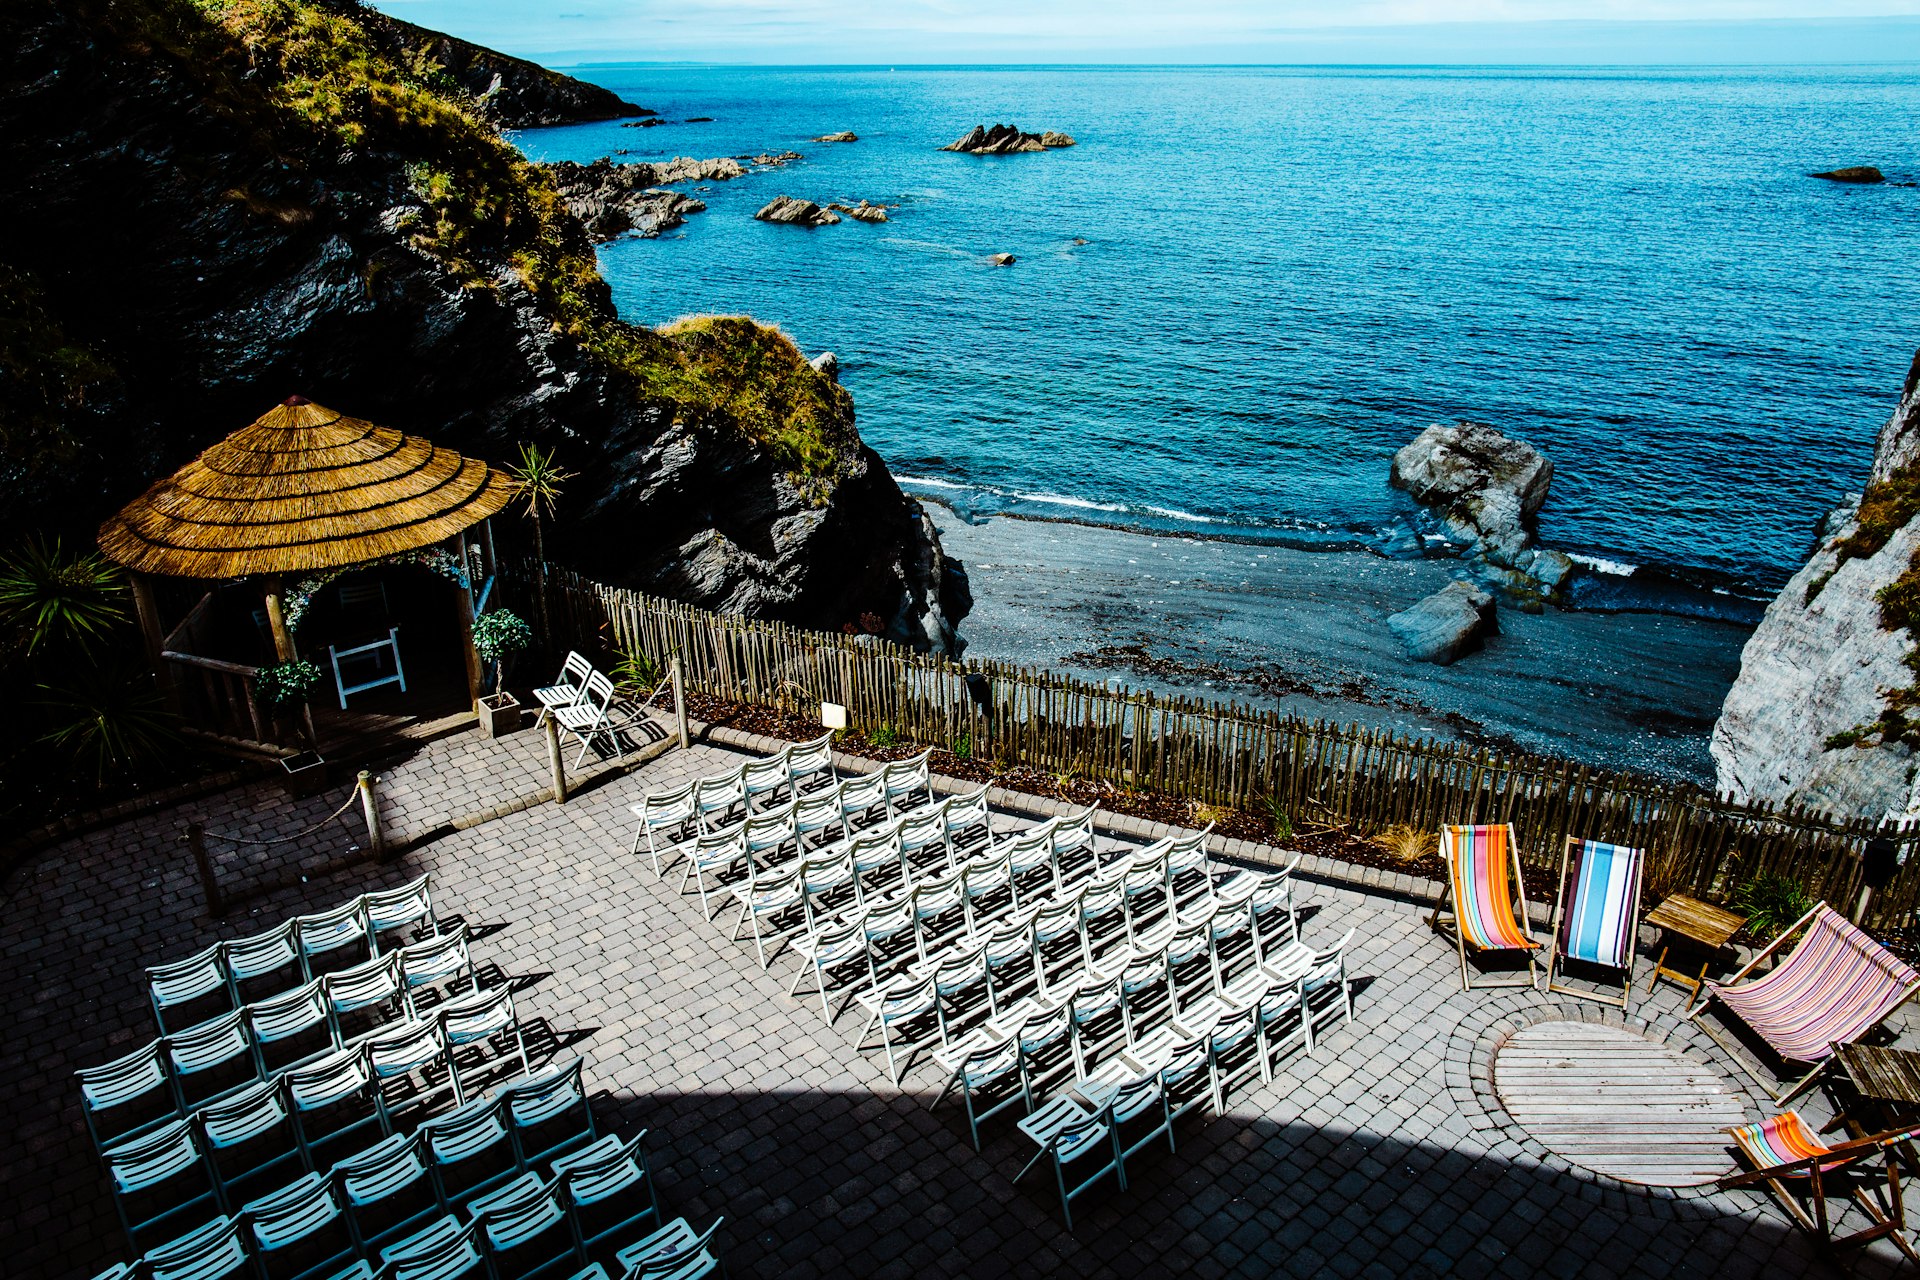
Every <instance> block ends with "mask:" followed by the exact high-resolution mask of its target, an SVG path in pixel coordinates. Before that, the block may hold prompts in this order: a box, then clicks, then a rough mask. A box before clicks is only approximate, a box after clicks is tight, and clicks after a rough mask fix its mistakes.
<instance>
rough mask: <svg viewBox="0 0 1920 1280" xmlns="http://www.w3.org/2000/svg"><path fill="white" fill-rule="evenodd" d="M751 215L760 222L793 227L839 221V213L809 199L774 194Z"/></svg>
mask: <svg viewBox="0 0 1920 1280" xmlns="http://www.w3.org/2000/svg"><path fill="white" fill-rule="evenodd" d="M753 216H754V217H756V218H758V219H760V221H762V222H777V223H780V224H782V225H785V226H793V227H830V226H832V225H833V224H834V223H836V222H838V221H840V215H839V214H837V213H833V212H831V211H829V210H826V209H822V208H821V207H820V206H819V205H817V204H815V203H814V202H813V201H811V200H796V199H794V198H793V197H792V196H775V197H774V198H773V199H772V200H769V201H768V202H767V204H766V206H765V207H764V208H762V209H761V210H760V212H758V213H756V214H754V215H753Z"/></svg>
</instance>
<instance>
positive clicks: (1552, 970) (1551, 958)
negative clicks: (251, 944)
mask: <svg viewBox="0 0 1920 1280" xmlns="http://www.w3.org/2000/svg"><path fill="white" fill-rule="evenodd" d="M1582 843H1583V842H1582V840H1581V838H1580V837H1579V836H1568V837H1567V840H1566V843H1565V844H1563V845H1562V846H1561V847H1560V874H1559V878H1558V879H1557V880H1556V881H1555V883H1556V885H1557V886H1558V887H1557V888H1556V890H1555V892H1554V895H1553V920H1552V923H1551V924H1549V925H1548V927H1547V990H1548V991H1551V992H1554V993H1556V994H1558V995H1563V996H1572V997H1574V998H1575V999H1577V1000H1591V1001H1593V1002H1594V1003H1595V1004H1605V1005H1612V1006H1613V1007H1614V1008H1616V1009H1625V1008H1626V1007H1627V1002H1628V1000H1630V999H1631V998H1632V996H1633V959H1634V956H1633V947H1632V945H1631V944H1629V946H1628V949H1627V967H1626V968H1625V969H1622V970H1620V998H1619V999H1617V1000H1616V999H1614V997H1613V996H1612V995H1611V994H1609V993H1607V992H1604V991H1587V990H1584V989H1582V988H1580V987H1570V986H1567V985H1566V984H1565V983H1563V982H1561V981H1560V980H1559V979H1558V978H1556V977H1555V974H1556V973H1557V972H1558V971H1559V970H1560V967H1561V966H1562V965H1563V964H1564V963H1565V961H1566V959H1567V956H1566V954H1565V953H1564V952H1562V951H1561V950H1560V923H1561V920H1562V919H1563V918H1564V916H1565V914H1566V909H1567V869H1568V867H1570V866H1571V865H1572V863H1573V853H1574V850H1575V849H1577V848H1579V847H1580V845H1581V844H1582ZM1637 852H1638V853H1639V855H1640V870H1639V871H1638V873H1636V874H1635V876H1634V877H1633V901H1632V902H1630V903H1628V904H1627V919H1628V920H1629V921H1631V922H1632V923H1630V924H1629V925H1628V926H1627V927H1628V928H1629V929H1630V930H1633V931H1635V932H1637V931H1638V930H1639V928H1640V894H1641V892H1642V890H1643V889H1644V888H1645V887H1646V882H1647V876H1646V857H1647V851H1646V850H1645V849H1640V850H1637ZM1577 963H1581V964H1585V963H1587V962H1586V961H1578V962H1577ZM1598 967H1601V968H1612V966H1611V965H1604V966H1598Z"/></svg>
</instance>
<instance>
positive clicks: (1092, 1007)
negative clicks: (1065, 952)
mask: <svg viewBox="0 0 1920 1280" xmlns="http://www.w3.org/2000/svg"><path fill="white" fill-rule="evenodd" d="M1353 932H1354V931H1353V930H1352V929H1349V930H1347V932H1346V934H1345V935H1344V936H1343V937H1341V938H1340V940H1339V941H1338V942H1336V943H1334V944H1333V945H1332V946H1331V947H1326V948H1321V949H1315V948H1312V947H1309V946H1308V945H1306V944H1305V943H1304V942H1302V941H1300V940H1298V939H1294V940H1292V941H1290V942H1288V943H1286V944H1285V945H1284V946H1282V947H1281V948H1280V949H1279V951H1277V952H1276V953H1274V954H1273V955H1271V956H1258V955H1256V957H1255V963H1254V964H1253V965H1252V966H1251V967H1250V968H1249V969H1248V970H1247V972H1246V973H1244V974H1242V975H1240V976H1238V977H1235V978H1233V979H1231V980H1225V981H1223V980H1221V979H1220V977H1219V970H1218V969H1217V968H1216V969H1214V971H1213V973H1214V981H1213V982H1211V983H1209V984H1208V985H1207V988H1206V993H1205V994H1204V995H1203V996H1202V998H1201V999H1199V1000H1198V1001H1196V1002H1195V1003H1193V1004H1191V1005H1188V1006H1185V1007H1183V1006H1182V1005H1181V1003H1180V998H1181V997H1180V992H1179V990H1178V988H1177V987H1176V986H1175V985H1174V981H1173V977H1172V972H1173V970H1174V969H1175V968H1176V967H1177V964H1178V955H1177V952H1175V951H1173V950H1169V951H1168V952H1167V953H1164V955H1163V956H1162V957H1161V958H1160V959H1159V960H1156V959H1155V958H1154V957H1151V956H1142V955H1140V954H1138V953H1136V954H1135V955H1134V956H1132V957H1130V958H1129V960H1130V963H1129V964H1128V966H1127V967H1126V968H1125V969H1124V970H1122V971H1120V972H1116V973H1112V974H1102V973H1094V972H1090V973H1088V974H1086V975H1084V976H1083V977H1082V978H1081V979H1080V981H1079V982H1078V983H1077V984H1075V986H1074V987H1073V988H1072V989H1071V990H1070V991H1068V992H1066V993H1065V994H1064V999H1063V998H1062V997H1061V995H1060V994H1059V993H1056V994H1055V995H1053V996H1052V997H1051V998H1045V997H1043V998H1039V999H1035V1000H1032V1001H1030V1002H1029V1003H1028V1005H1027V1007H1026V1008H1025V1009H1024V1010H1015V1011H1013V1012H1012V1013H1011V1014H1010V1015H1009V1016H1007V1017H1003V1018H1000V1019H997V1020H995V1021H992V1022H989V1023H987V1024H985V1025H983V1026H981V1027H980V1028H979V1029H977V1030H976V1031H974V1032H973V1033H972V1034H971V1035H969V1036H967V1037H966V1038H964V1039H962V1040H959V1041H956V1042H955V1043H953V1044H951V1045H949V1046H947V1047H946V1048H945V1049H943V1050H942V1051H940V1052H939V1053H937V1054H936V1055H935V1058H936V1061H937V1062H938V1063H939V1065H940V1066H941V1068H942V1069H943V1071H944V1072H945V1073H946V1077H947V1078H946V1082H945V1084H944V1085H943V1087H942V1089H941V1092H940V1094H939V1096H938V1097H936V1098H935V1100H934V1105H936V1106H937V1105H938V1104H939V1102H940V1100H941V1099H943V1098H944V1097H945V1096H946V1095H947V1094H948V1093H949V1092H953V1091H956V1090H957V1091H958V1092H959V1093H960V1095H961V1098H962V1100H963V1102H964V1104H965V1108H966V1114H967V1125H968V1130H969V1133H970V1134H971V1136H972V1138H973V1142H974V1145H975V1147H976V1148H977V1147H978V1146H979V1145H980V1129H979V1126H980V1124H981V1123H982V1122H983V1121H985V1120H987V1119H989V1118H991V1117H992V1116H993V1115H996V1114H998V1113H999V1112H1001V1111H1004V1110H1007V1109H1009V1108H1011V1107H1014V1106H1021V1107H1023V1108H1024V1110H1025V1111H1026V1112H1027V1114H1028V1118H1027V1120H1024V1121H1022V1122H1021V1126H1020V1127H1021V1129H1022V1131H1023V1132H1025V1133H1027V1134H1028V1136H1029V1137H1032V1138H1033V1139H1034V1140H1035V1141H1036V1142H1038V1143H1040V1144H1041V1145H1042V1146H1043V1148H1044V1147H1045V1146H1046V1144H1047V1143H1048V1142H1049V1141H1051V1140H1052V1139H1053V1138H1054V1137H1055V1136H1056V1134H1057V1133H1058V1132H1059V1130H1058V1129H1057V1128H1056V1126H1058V1125H1065V1124H1067V1123H1069V1122H1072V1123H1080V1122H1085V1121H1088V1120H1089V1119H1090V1118H1091V1115H1092V1113H1090V1112H1088V1111H1087V1109H1086V1108H1084V1107H1082V1106H1080V1105H1079V1103H1078V1102H1076V1101H1075V1100H1074V1096H1075V1095H1078V1097H1079V1098H1084V1099H1086V1100H1087V1101H1088V1102H1090V1103H1091V1104H1092V1105H1093V1108H1094V1110H1095V1111H1098V1110H1099V1109H1100V1108H1101V1107H1102V1106H1103V1105H1104V1104H1105V1103H1106V1102H1107V1101H1108V1100H1109V1099H1111V1098H1112V1097H1113V1096H1114V1095H1115V1094H1116V1093H1117V1092H1119V1091H1121V1090H1127V1089H1137V1088H1138V1087H1139V1082H1140V1081H1141V1080H1142V1079H1143V1078H1145V1077H1149V1076H1158V1077H1159V1078H1160V1079H1161V1080H1162V1082H1163V1084H1165V1086H1166V1088H1167V1095H1166V1096H1167V1097H1168V1098H1174V1097H1178V1096H1181V1095H1183V1094H1184V1095H1186V1097H1185V1100H1184V1101H1182V1102H1180V1103H1179V1105H1178V1106H1177V1107H1176V1108H1175V1110H1174V1113H1173V1116H1172V1117H1170V1119H1174V1118H1178V1116H1179V1115H1182V1114H1184V1113H1185V1112H1187V1111H1189V1110H1192V1109H1194V1108H1195V1107H1196V1106H1199V1105H1203V1104H1206V1103H1211V1105H1212V1107H1213V1110H1214V1114H1216V1115H1224V1114H1226V1100H1227V1097H1228V1096H1229V1093H1230V1091H1231V1089H1232V1088H1233V1086H1234V1085H1235V1084H1237V1083H1238V1082H1239V1081H1240V1080H1241V1079H1243V1078H1247V1077H1250V1076H1251V1075H1252V1074H1253V1073H1254V1072H1255V1071H1256V1070H1257V1071H1258V1073H1259V1075H1260V1077H1261V1079H1262V1080H1263V1081H1264V1080H1271V1079H1272V1078H1273V1076H1272V1068H1273V1063H1274V1062H1275V1060H1276V1058H1277V1056H1278V1054H1279V1052H1280V1050H1282V1049H1283V1048H1285V1047H1286V1046H1287V1045H1288V1044H1289V1043H1291V1042H1293V1041H1294V1040H1296V1039H1297V1040H1298V1041H1299V1042H1300V1043H1301V1044H1302V1045H1303V1047H1304V1048H1305V1051H1306V1052H1307V1054H1308V1055H1311V1054H1312V1053H1313V1052H1314V1048H1315V1043H1316V1041H1315V1023H1316V1015H1315V1013H1314V1011H1313V1007H1312V1002H1313V1000H1314V998H1315V997H1316V996H1320V995H1321V994H1322V993H1327V995H1328V996H1330V997H1332V998H1331V999H1327V1000H1325V1001H1323V1003H1326V1004H1327V1005H1328V1006H1329V1007H1328V1009H1327V1010H1326V1013H1327V1014H1331V1012H1332V1011H1333V1008H1332V1005H1333V999H1337V1000H1338V1002H1339V1008H1340V1011H1341V1013H1342V1015H1343V1017H1344V1018H1345V1019H1346V1020H1347V1021H1351V1020H1352V1016H1353V1004H1352V995H1351V989H1350V987H1349V985H1348V982H1347V972H1346V952H1347V948H1348V946H1349V945H1350V943H1351V942H1352V939H1353ZM1143 962H1144V966H1143V968H1142V967H1138V966H1142V965H1143ZM1143 972H1144V973H1145V974H1146V975H1148V977H1147V980H1148V981H1158V980H1162V979H1163V980H1164V981H1165V983H1166V989H1167V995H1168V999H1167V1002H1166V1004H1165V1005H1164V1006H1163V1007H1162V1008H1163V1012H1164V1013H1165V1015H1166V1016H1165V1017H1163V1018H1159V1019H1154V1020H1152V1021H1151V1022H1149V1023H1147V1024H1146V1027H1145V1029H1143V1027H1142V1024H1141V1023H1139V1022H1136V1021H1135V1020H1133V1019H1132V1018H1130V1017H1129V1016H1128V999H1129V996H1130V995H1131V994H1132V993H1131V992H1130V991H1129V989H1128V988H1129V986H1130V985H1132V984H1134V983H1136V982H1138V981H1139V980H1140V975H1141V974H1142V973H1143ZM1288 1020H1291V1021H1292V1023H1293V1025H1292V1027H1291V1028H1290V1029H1289V1030H1288V1032H1287V1034H1286V1035H1285V1036H1278V1037H1277V1036H1276V1035H1275V1033H1274V1028H1275V1027H1276V1026H1277V1025H1279V1024H1281V1023H1283V1022H1286V1021H1288ZM1103 1021H1104V1022H1106V1023H1107V1025H1108V1028H1109V1030H1108V1032H1107V1033H1106V1034H1099V1033H1097V1032H1095V1031H1094V1030H1093V1028H1095V1027H1097V1026H1099V1025H1100V1024H1101V1023H1102V1022H1103ZM1237 1052H1244V1054H1245V1061H1244V1062H1243V1063H1239V1064H1237V1065H1236V1064H1235V1063H1234V1062H1233V1061H1232V1059H1233V1057H1234V1055H1235V1054H1236V1053H1237ZM1094 1063H1098V1065H1097V1066H1096V1065H1090V1064H1094ZM1069 1064H1070V1066H1071V1070H1072V1071H1073V1073H1074V1074H1073V1083H1072V1085H1071V1087H1070V1088H1069V1089H1068V1090H1067V1091H1066V1092H1063V1093H1062V1094H1060V1095H1059V1096H1057V1097H1055V1098H1054V1099H1053V1100H1051V1101H1049V1102H1048V1103H1046V1104H1045V1105H1044V1106H1041V1107H1040V1108H1039V1109H1038V1110H1036V1109H1035V1106H1034V1103H1035V1099H1036V1096H1037V1095H1038V1094H1039V1093H1040V1092H1041V1090H1042V1087H1043V1086H1044V1085H1045V1084H1046V1083H1047V1082H1048V1081H1049V1080H1052V1079H1054V1078H1056V1077H1059V1076H1061V1075H1062V1074H1063V1073H1064V1072H1065V1071H1066V1070H1067V1069H1068V1066H1069ZM996 1088H997V1089H998V1090H1000V1096H999V1098H998V1100H997V1101H996V1100H991V1098H990V1095H991V1093H992V1092H993V1091H994V1090H995V1089H996ZM1037 1158H1038V1157H1036V1159H1037ZM1069 1158H1071V1157H1069ZM1023 1173H1024V1170H1023Z"/></svg>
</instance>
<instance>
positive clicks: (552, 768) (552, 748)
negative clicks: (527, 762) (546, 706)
mask: <svg viewBox="0 0 1920 1280" xmlns="http://www.w3.org/2000/svg"><path fill="white" fill-rule="evenodd" d="M545 723H546V726H547V774H548V776H550V777H551V778H552V779H553V802H554V803H555V804H565V803H566V802H567V766H566V764H565V763H564V762H563V761H562V760H561V759H560V725H559V723H558V722H557V721H555V719H554V718H553V717H552V716H548V717H547V718H546V721H545Z"/></svg>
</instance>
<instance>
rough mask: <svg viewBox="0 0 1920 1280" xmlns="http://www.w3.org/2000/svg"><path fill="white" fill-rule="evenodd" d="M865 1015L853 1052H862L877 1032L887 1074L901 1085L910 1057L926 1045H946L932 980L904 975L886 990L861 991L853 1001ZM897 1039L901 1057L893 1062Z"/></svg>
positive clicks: (942, 1020)
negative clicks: (874, 1032)
mask: <svg viewBox="0 0 1920 1280" xmlns="http://www.w3.org/2000/svg"><path fill="white" fill-rule="evenodd" d="M855 999H857V1000H858V1001H859V1002H860V1004H861V1006H862V1007H863V1008H865V1009H866V1011H867V1024H866V1026H865V1027H863V1028H861V1031H860V1038H859V1040H858V1041H856V1042H855V1044H854V1048H855V1049H856V1050H864V1049H866V1048H867V1047H868V1046H867V1037H868V1036H869V1035H871V1034H872V1033H873V1031H874V1030H875V1029H876V1028H877V1029H878V1030H879V1032H880V1044H879V1048H880V1049H881V1050H882V1052H884V1053H885V1054H886V1059H887V1074H888V1075H889V1076H890V1077H892V1079H893V1082H894V1083H895V1084H899V1083H900V1073H901V1070H902V1069H903V1068H904V1067H905V1066H906V1065H907V1064H908V1063H910V1062H911V1061H912V1060H913V1055H914V1054H915V1053H916V1052H918V1051H919V1050H921V1049H924V1048H927V1047H928V1046H929V1045H933V1044H939V1043H945V1041H946V1022H945V1020H944V1018H943V1016H942V1014H941V1010H940V993H939V990H938V988H937V987H935V985H934V981H933V977H932V976H931V975H928V976H927V977H925V978H916V977H913V976H912V975H905V976H903V977H901V978H899V979H897V980H896V981H894V982H892V983H890V984H888V985H887V986H884V987H880V988H878V989H876V990H872V991H863V992H861V993H860V994H859V995H858V996H856V997H855ZM896 1035H898V1036H899V1037H900V1041H899V1046H898V1047H899V1048H900V1050H901V1056H900V1058H899V1060H898V1061H897V1062H896V1060H895V1058H894V1053H893V1051H894V1048H895V1039H894V1037H895V1036H896Z"/></svg>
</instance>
